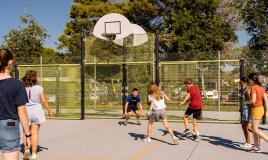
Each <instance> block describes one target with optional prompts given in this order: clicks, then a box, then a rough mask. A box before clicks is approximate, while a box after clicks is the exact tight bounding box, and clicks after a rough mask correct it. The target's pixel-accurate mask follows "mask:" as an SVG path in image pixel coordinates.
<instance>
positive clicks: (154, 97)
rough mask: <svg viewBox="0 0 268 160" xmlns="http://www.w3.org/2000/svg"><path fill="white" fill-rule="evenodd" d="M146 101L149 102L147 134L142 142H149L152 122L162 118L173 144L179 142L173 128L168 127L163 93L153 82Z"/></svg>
mask: <svg viewBox="0 0 268 160" xmlns="http://www.w3.org/2000/svg"><path fill="white" fill-rule="evenodd" d="M148 101H149V102H150V103H151V105H150V109H149V113H148V114H147V115H148V116H149V120H148V125H147V136H146V138H144V139H143V142H148V143H150V142H151V141H152V140H151V136H152V128H153V123H154V122H159V121H160V120H162V122H163V125H164V127H165V128H166V130H167V131H168V133H169V134H170V135H171V138H172V140H173V142H174V144H179V140H178V138H177V137H176V136H175V135H174V133H173V130H172V128H171V127H169V124H168V120H167V113H166V104H165V95H164V94H163V91H161V90H160V89H159V88H158V86H157V85H156V84H154V83H151V84H150V94H149V96H148Z"/></svg>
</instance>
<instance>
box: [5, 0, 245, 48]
mask: <svg viewBox="0 0 268 160" xmlns="http://www.w3.org/2000/svg"><path fill="white" fill-rule="evenodd" d="M71 4H72V0H0V5H1V9H0V20H1V24H0V44H1V43H3V36H4V35H5V34H7V33H8V32H9V31H10V30H11V29H14V28H17V27H18V26H19V25H20V24H21V21H20V16H22V15H23V14H24V13H25V12H26V13H29V14H32V15H33V16H34V17H35V18H36V19H37V21H38V23H39V24H40V25H42V26H43V27H44V28H46V30H47V32H48V34H49V35H50V38H49V39H48V40H47V41H46V42H45V46H47V47H51V48H56V46H57V44H56V43H59V42H58V36H59V35H61V34H62V32H63V29H64V28H65V25H66V23H67V22H68V21H70V18H69V10H70V6H71ZM237 35H238V38H239V45H246V43H247V41H248V40H249V36H248V35H247V34H246V32H245V31H239V32H237Z"/></svg>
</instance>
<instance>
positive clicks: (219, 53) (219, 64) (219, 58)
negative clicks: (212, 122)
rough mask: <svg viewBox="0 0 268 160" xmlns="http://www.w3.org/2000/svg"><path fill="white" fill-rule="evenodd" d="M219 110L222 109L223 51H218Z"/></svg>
mask: <svg viewBox="0 0 268 160" xmlns="http://www.w3.org/2000/svg"><path fill="white" fill-rule="evenodd" d="M218 111H219V112H220V111H221V52H220V51H218Z"/></svg>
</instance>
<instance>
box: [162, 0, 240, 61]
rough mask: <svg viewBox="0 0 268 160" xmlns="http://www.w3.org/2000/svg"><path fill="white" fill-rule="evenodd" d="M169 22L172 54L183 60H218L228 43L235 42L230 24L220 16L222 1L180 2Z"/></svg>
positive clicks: (188, 0)
mask: <svg viewBox="0 0 268 160" xmlns="http://www.w3.org/2000/svg"><path fill="white" fill-rule="evenodd" d="M174 5H175V6H174V9H172V11H171V12H170V14H169V15H168V16H167V18H166V19H165V21H166V23H165V26H166V28H167V34H169V35H171V38H170V41H168V42H167V43H166V48H168V49H169V52H177V53H179V56H180V59H181V60H197V59H198V60H202V59H215V56H216V55H215V54H213V53H215V52H217V51H221V50H223V48H224V43H225V42H229V41H235V40H236V36H235V33H234V30H233V29H231V27H230V25H229V23H227V22H225V21H223V19H222V18H221V17H219V16H217V14H216V11H217V8H218V7H219V1H218V0H209V1H207V0H198V1H196V0H187V1H183V0H181V1H177V2H176V3H175V4H174Z"/></svg>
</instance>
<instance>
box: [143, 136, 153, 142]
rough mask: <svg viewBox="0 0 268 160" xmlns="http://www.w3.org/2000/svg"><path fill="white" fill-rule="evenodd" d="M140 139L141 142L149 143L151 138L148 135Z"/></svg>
mask: <svg viewBox="0 0 268 160" xmlns="http://www.w3.org/2000/svg"><path fill="white" fill-rule="evenodd" d="M142 141H143V142H147V143H151V142H152V140H151V138H150V137H147V138H144V139H143V140H142Z"/></svg>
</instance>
